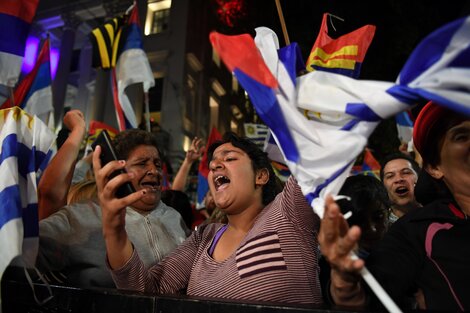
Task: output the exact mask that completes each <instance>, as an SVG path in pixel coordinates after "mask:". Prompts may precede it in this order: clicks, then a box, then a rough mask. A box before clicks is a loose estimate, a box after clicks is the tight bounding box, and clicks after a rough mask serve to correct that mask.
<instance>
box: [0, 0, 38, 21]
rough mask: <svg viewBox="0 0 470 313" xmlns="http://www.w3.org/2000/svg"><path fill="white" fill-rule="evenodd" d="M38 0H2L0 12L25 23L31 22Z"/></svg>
mask: <svg viewBox="0 0 470 313" xmlns="http://www.w3.org/2000/svg"><path fill="white" fill-rule="evenodd" d="M38 3H39V0H21V1H19V0H2V1H0V13H5V14H8V15H12V16H16V17H18V18H20V19H22V20H23V21H25V22H27V23H31V22H32V21H33V19H34V16H35V15H36V8H37V7H38Z"/></svg>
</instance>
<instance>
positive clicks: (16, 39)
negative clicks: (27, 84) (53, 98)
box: [0, 0, 39, 87]
mask: <svg viewBox="0 0 470 313" xmlns="http://www.w3.org/2000/svg"><path fill="white" fill-rule="evenodd" d="M38 3H39V0H2V1H0V29H1V31H0V84H3V85H6V86H9V87H14V86H15V84H16V82H17V81H18V77H19V76H20V71H21V64H22V62H23V57H24V52H25V45H26V39H27V37H28V34H29V29H30V28H31V22H32V21H33V18H34V16H35V15H36V8H37V6H38Z"/></svg>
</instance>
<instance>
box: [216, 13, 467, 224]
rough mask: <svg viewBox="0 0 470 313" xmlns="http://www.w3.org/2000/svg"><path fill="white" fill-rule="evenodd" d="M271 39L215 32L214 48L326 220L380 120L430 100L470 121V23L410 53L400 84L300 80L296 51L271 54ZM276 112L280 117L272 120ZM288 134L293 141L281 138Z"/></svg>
mask: <svg viewBox="0 0 470 313" xmlns="http://www.w3.org/2000/svg"><path fill="white" fill-rule="evenodd" d="M273 38H275V35H272V34H271V35H270V34H269V33H268V32H267V31H266V30H264V31H263V33H258V30H257V38H255V41H256V42H257V46H255V45H254V41H253V39H252V38H251V37H250V36H248V35H239V36H224V35H221V34H218V33H215V32H213V33H212V34H211V35H210V39H211V42H212V45H213V46H214V48H215V49H216V50H217V51H218V53H219V55H220V56H221V58H222V60H223V61H224V62H225V64H226V65H227V67H228V68H229V69H230V70H232V71H233V72H234V74H235V75H236V76H237V78H238V80H239V81H240V83H241V85H242V86H243V88H244V89H245V90H246V91H247V92H248V94H249V96H250V98H251V100H252V102H253V104H254V106H255V109H256V110H257V112H258V114H259V115H260V117H261V118H262V119H263V121H264V122H265V123H266V125H268V127H269V128H270V129H271V130H272V133H273V134H274V137H275V140H276V142H277V143H278V145H279V146H280V147H281V149H282V152H283V154H284V157H285V159H286V160H287V165H288V167H289V169H290V170H291V172H292V174H293V175H294V176H295V177H296V178H297V180H298V182H299V185H300V186H301V188H302V192H303V193H304V195H305V196H306V197H307V199H309V201H311V203H312V206H313V208H314V210H315V211H316V212H317V213H318V214H319V215H320V216H323V207H324V205H323V204H324V201H323V199H324V197H325V196H326V194H333V195H336V194H337V192H338V191H339V188H340V187H341V185H342V184H343V182H344V180H345V179H346V177H347V176H348V174H349V172H350V170H351V167H352V165H353V163H354V160H355V158H356V157H357V156H358V155H359V153H361V152H362V151H363V149H364V147H365V145H366V143H367V139H368V137H369V136H370V134H371V133H372V131H373V130H374V129H375V127H376V126H377V125H378V123H379V122H380V121H381V120H382V119H386V118H388V117H391V116H394V115H395V114H397V113H399V112H402V111H405V110H408V109H410V108H411V107H412V106H414V105H415V104H417V103H421V102H425V101H428V100H433V101H436V102H437V103H440V104H442V105H444V106H447V107H449V108H450V109H453V110H456V111H460V112H462V113H464V114H467V115H469V116H470V93H469V91H470V80H469V79H468V77H470V49H469V44H470V18H462V19H459V20H456V21H454V22H452V23H449V24H447V25H445V26H443V27H442V28H440V29H438V30H436V31H435V32H433V33H432V34H430V35H429V36H427V37H426V38H425V39H424V40H423V41H422V42H421V43H420V44H419V45H418V46H417V47H416V49H415V50H414V52H413V53H412V54H411V56H410V58H409V60H408V61H407V62H406V64H405V66H404V67H403V69H402V71H401V73H400V75H399V78H398V80H397V83H391V82H382V81H365V80H364V81H361V80H355V79H353V78H349V77H346V76H344V75H338V74H334V73H329V72H324V71H313V72H310V73H308V74H306V75H303V76H300V77H298V78H297V79H296V78H295V77H292V76H291V74H290V73H292V72H295V67H294V64H295V63H296V62H294V61H293V60H292V58H295V57H296V54H295V53H285V51H283V50H285V49H288V50H289V51H290V50H292V48H291V47H290V46H288V47H285V48H283V49H279V51H276V50H273V49H275V48H276V46H278V44H277V43H276V42H273ZM258 42H259V44H258ZM291 46H292V45H291ZM256 48H258V49H259V50H258V49H256ZM241 52H243V53H241ZM286 55H288V56H290V58H291V59H290V60H289V59H286V58H285V56H286ZM266 69H268V70H266ZM272 69H274V70H272ZM304 110H310V111H315V112H319V113H320V114H323V115H325V116H328V117H331V118H332V120H331V121H328V120H325V119H323V120H321V121H320V120H318V121H317V120H307V119H306V118H305V117H304V116H303V114H302V113H300V112H301V111H302V112H303V111H304ZM270 111H276V112H277V113H280V114H273V115H267V114H266V112H270ZM286 133H287V135H286ZM286 136H290V137H291V138H292V141H290V142H289V141H285V140H283V137H286ZM339 143H340V144H339ZM299 148H302V150H301V151H302V153H300V151H299V150H298V149H299Z"/></svg>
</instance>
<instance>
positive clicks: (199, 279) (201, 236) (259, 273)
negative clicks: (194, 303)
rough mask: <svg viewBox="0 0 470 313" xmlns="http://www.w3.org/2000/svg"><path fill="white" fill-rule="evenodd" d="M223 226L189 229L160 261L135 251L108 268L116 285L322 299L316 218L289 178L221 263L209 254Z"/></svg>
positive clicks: (162, 290) (161, 291)
mask: <svg viewBox="0 0 470 313" xmlns="http://www.w3.org/2000/svg"><path fill="white" fill-rule="evenodd" d="M220 227H222V224H209V225H206V226H203V227H201V228H200V229H198V231H196V232H194V233H193V234H192V235H191V236H190V237H189V238H188V239H187V240H186V241H185V242H183V243H182V244H181V245H180V246H179V247H178V248H176V250H174V251H173V252H172V253H170V254H169V255H168V256H167V257H166V258H165V259H164V260H163V261H162V262H160V263H159V264H157V265H155V266H153V267H151V268H150V269H145V267H144V264H143V263H142V262H141V261H140V259H139V256H138V254H137V252H136V251H135V250H134V253H133V255H132V257H131V259H130V260H129V261H128V263H127V264H126V265H124V266H123V267H122V268H120V269H118V270H115V271H112V275H113V279H114V280H115V282H116V285H117V286H118V288H120V289H130V290H138V291H143V292H150V293H157V294H165V293H166V294H168V293H177V292H186V294H188V295H193V296H201V297H218V298H226V299H237V300H252V301H270V302H271V301H272V302H282V303H313V304H320V303H322V297H321V290H320V283H319V278H318V272H319V267H318V254H319V251H318V242H317V238H316V237H317V231H318V227H319V218H318V216H317V215H315V214H314V213H313V210H312V208H311V207H310V206H309V205H308V203H307V201H306V200H305V198H304V196H303V195H302V192H301V190H300V188H299V186H298V185H297V183H296V181H295V179H294V178H293V177H291V178H289V180H288V182H287V183H286V186H285V188H284V190H283V192H282V193H280V194H279V195H278V196H277V197H276V199H275V200H274V201H273V202H271V203H270V204H269V205H268V206H266V207H265V208H264V209H263V211H261V213H260V214H259V216H258V217H257V219H256V221H255V223H254V225H253V228H252V229H251V230H250V231H249V232H248V234H247V235H246V237H245V238H244V240H243V241H242V242H241V244H240V246H239V247H238V249H237V250H236V251H235V252H234V253H233V254H232V255H231V256H230V257H229V258H228V259H226V260H225V261H223V262H216V261H215V260H214V259H212V257H211V256H210V255H209V254H208V250H209V247H210V245H211V243H212V240H213V239H214V236H215V233H216V232H217V230H218V229H220Z"/></svg>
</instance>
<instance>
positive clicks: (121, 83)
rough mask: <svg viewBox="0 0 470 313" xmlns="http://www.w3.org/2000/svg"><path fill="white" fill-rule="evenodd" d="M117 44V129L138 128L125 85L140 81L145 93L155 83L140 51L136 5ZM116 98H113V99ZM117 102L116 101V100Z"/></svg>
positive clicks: (145, 59) (139, 30)
mask: <svg viewBox="0 0 470 313" xmlns="http://www.w3.org/2000/svg"><path fill="white" fill-rule="evenodd" d="M118 36H120V37H121V38H120V39H119V38H118V39H117V40H118V41H119V42H120V44H119V46H120V49H119V51H120V54H119V57H118V61H117V64H116V85H117V98H118V103H117V105H116V113H117V115H118V124H119V129H120V130H124V129H126V128H137V120H136V117H135V113H134V109H133V108H132V104H131V102H130V101H129V98H128V97H127V95H126V94H125V92H124V90H125V89H126V87H127V86H129V85H132V84H136V83H143V88H144V92H145V93H147V92H148V90H149V89H150V88H151V87H153V86H155V79H154V77H153V72H152V68H151V67H150V64H149V61H148V58H147V55H146V54H145V51H144V50H143V43H142V31H141V29H140V26H139V15H138V8H137V5H136V3H135V2H134V6H133V8H132V11H131V13H130V16H129V19H128V20H127V25H126V26H124V27H123V30H122V33H121V34H120V35H118ZM115 100H116V99H115ZM115 102H116V101H115Z"/></svg>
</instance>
